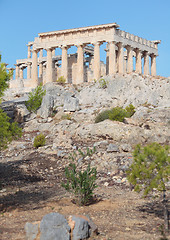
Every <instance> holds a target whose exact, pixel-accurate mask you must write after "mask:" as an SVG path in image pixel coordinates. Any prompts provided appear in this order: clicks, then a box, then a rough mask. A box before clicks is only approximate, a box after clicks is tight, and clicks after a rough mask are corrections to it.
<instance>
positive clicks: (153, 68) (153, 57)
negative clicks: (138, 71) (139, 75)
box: [151, 54, 156, 76]
mask: <svg viewBox="0 0 170 240" xmlns="http://www.w3.org/2000/svg"><path fill="white" fill-rule="evenodd" d="M151 75H152V76H156V55H154V54H152V55H151Z"/></svg>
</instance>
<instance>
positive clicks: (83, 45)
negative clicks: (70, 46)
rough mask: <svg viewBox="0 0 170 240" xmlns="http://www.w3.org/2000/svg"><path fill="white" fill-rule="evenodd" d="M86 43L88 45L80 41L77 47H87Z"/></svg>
mask: <svg viewBox="0 0 170 240" xmlns="http://www.w3.org/2000/svg"><path fill="white" fill-rule="evenodd" d="M85 45H86V44H85V43H78V44H76V47H77V48H78V47H82V48H83V47H85Z"/></svg>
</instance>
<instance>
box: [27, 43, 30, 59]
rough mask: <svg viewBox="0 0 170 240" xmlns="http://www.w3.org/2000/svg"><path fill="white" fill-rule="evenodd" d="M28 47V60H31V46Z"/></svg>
mask: <svg viewBox="0 0 170 240" xmlns="http://www.w3.org/2000/svg"><path fill="white" fill-rule="evenodd" d="M27 46H28V58H31V45H27Z"/></svg>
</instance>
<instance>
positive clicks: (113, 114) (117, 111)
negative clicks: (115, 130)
mask: <svg viewBox="0 0 170 240" xmlns="http://www.w3.org/2000/svg"><path fill="white" fill-rule="evenodd" d="M125 117H127V112H126V110H125V109H123V108H122V107H115V108H112V109H111V110H110V113H109V119H110V120H112V121H119V122H123V121H124V119H125Z"/></svg>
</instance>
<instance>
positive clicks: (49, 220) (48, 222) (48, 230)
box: [40, 213, 70, 240]
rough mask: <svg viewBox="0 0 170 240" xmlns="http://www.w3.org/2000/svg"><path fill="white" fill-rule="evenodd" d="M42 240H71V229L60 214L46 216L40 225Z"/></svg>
mask: <svg viewBox="0 0 170 240" xmlns="http://www.w3.org/2000/svg"><path fill="white" fill-rule="evenodd" d="M40 232H41V236H40V240H70V234H69V232H70V227H69V225H68V223H67V220H66V219H65V218H64V216H63V215H61V214H59V213H49V214H47V215H45V216H44V217H43V219H42V221H41V223H40Z"/></svg>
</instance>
